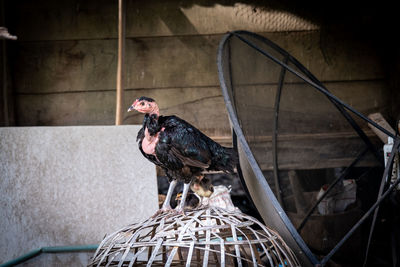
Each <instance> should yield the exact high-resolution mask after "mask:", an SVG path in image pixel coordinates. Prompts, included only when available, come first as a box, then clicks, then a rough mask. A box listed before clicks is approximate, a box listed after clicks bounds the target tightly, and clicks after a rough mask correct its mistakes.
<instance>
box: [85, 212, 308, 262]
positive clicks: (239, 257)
mask: <svg viewBox="0 0 400 267" xmlns="http://www.w3.org/2000/svg"><path fill="white" fill-rule="evenodd" d="M145 265H146V266H300V264H299V262H298V260H297V259H296V256H295V255H294V253H293V252H292V251H291V250H290V248H289V247H288V246H287V245H286V244H285V242H284V241H283V240H282V238H281V237H280V236H279V235H278V234H277V233H276V232H274V231H273V230H271V229H268V228H267V227H266V226H264V225H263V224H261V223H260V222H259V221H257V220H256V219H255V218H253V217H251V216H248V215H245V214H243V213H241V212H239V211H233V212H228V211H227V210H225V209H221V208H217V207H208V208H206V209H198V210H192V211H189V212H187V214H186V216H183V215H173V216H171V215H170V214H168V213H164V214H161V215H159V216H158V217H156V218H149V219H147V220H145V221H144V222H141V223H137V224H132V225H129V226H127V227H125V228H123V229H120V230H118V231H116V232H115V233H113V234H110V235H108V236H107V237H106V238H105V239H104V240H103V241H102V243H101V244H100V246H99V248H98V249H97V251H96V253H95V255H94V256H93V258H92V260H91V262H90V263H89V266H145Z"/></svg>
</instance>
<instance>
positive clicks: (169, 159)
mask: <svg viewBox="0 0 400 267" xmlns="http://www.w3.org/2000/svg"><path fill="white" fill-rule="evenodd" d="M133 109H135V110H137V111H139V112H142V113H145V117H144V120H143V127H142V129H141V130H140V131H139V133H138V136H137V139H138V141H139V149H140V151H141V152H142V154H143V155H144V156H145V157H146V158H147V159H148V160H150V161H151V162H153V163H154V164H156V165H158V166H160V167H162V168H163V169H164V170H165V173H166V175H167V177H168V179H169V181H170V187H169V189H168V194H167V197H166V200H165V202H164V204H163V207H162V209H161V211H167V210H171V206H170V204H169V203H170V200H171V195H172V191H173V189H174V187H175V185H176V180H182V181H183V182H184V189H183V195H182V202H181V205H180V206H179V207H178V208H177V210H178V211H179V212H183V204H182V203H185V198H186V195H187V192H188V190H189V185H190V182H191V181H192V180H193V179H202V178H203V174H202V172H203V171H206V170H207V171H209V170H212V171H224V172H229V173H233V172H234V167H235V165H236V163H237V156H236V153H235V152H234V150H233V149H231V148H226V147H223V146H221V145H220V144H218V143H216V142H214V141H213V140H212V139H210V138H209V137H207V136H206V135H205V134H203V133H202V132H200V131H199V130H198V129H196V128H195V127H194V126H192V125H191V124H189V123H188V122H186V121H184V120H183V119H180V118H178V117H176V116H160V114H159V109H158V106H157V104H156V102H155V101H154V100H153V99H151V98H148V97H141V98H139V99H136V100H135V101H134V102H133V104H132V106H131V107H130V108H129V109H128V111H131V110H133Z"/></svg>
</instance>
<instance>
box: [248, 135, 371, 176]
mask: <svg viewBox="0 0 400 267" xmlns="http://www.w3.org/2000/svg"><path fill="white" fill-rule="evenodd" d="M326 136H327V138H326V139H323V138H321V139H314V138H312V136H310V138H309V139H303V140H301V141H299V140H296V139H293V140H285V141H279V142H278V167H279V169H280V170H296V169H321V168H338V167H346V166H348V165H349V164H350V163H351V162H352V161H353V160H354V159H355V158H356V157H357V155H358V154H359V153H360V152H361V151H362V150H363V149H364V148H365V144H364V143H363V142H362V140H361V139H360V138H359V137H358V136H357V135H356V134H355V133H354V135H353V136H352V137H348V138H343V137H340V138H331V137H329V135H328V134H327V135H326ZM370 137H371V136H370ZM372 140H373V142H374V143H375V144H377V145H378V144H379V140H378V138H376V137H375V136H372ZM250 147H251V149H252V152H253V154H254V156H255V158H256V159H257V162H259V165H260V168H261V169H262V170H264V171H272V170H273V165H272V152H271V151H272V149H271V147H272V143H271V142H264V143H257V144H250ZM357 166H377V161H376V159H375V158H374V157H373V156H372V154H371V153H369V154H368V156H366V157H365V158H364V159H363V160H362V161H360V163H359V164H358V165H357Z"/></svg>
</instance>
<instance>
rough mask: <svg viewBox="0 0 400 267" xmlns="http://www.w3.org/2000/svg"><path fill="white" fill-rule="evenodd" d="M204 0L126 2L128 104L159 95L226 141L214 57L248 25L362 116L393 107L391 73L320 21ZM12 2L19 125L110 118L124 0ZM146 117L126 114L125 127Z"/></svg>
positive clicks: (165, 107) (167, 108) (169, 110)
mask: <svg viewBox="0 0 400 267" xmlns="http://www.w3.org/2000/svg"><path fill="white" fill-rule="evenodd" d="M198 2H199V3H198V4H196V2H195V1H189V2H188V3H190V4H185V1H162V0H155V1H127V26H126V32H127V40H126V59H125V60H126V70H127V79H126V86H125V87H126V92H125V100H124V105H125V106H126V107H127V108H128V106H129V105H130V103H131V102H132V101H133V100H134V99H135V98H137V97H140V96H142V95H146V96H149V97H153V98H155V99H156V100H157V101H158V102H159V105H160V108H161V112H162V113H164V114H177V115H178V116H181V117H183V118H184V119H186V120H188V121H189V122H191V123H193V124H194V125H196V126H197V127H198V128H200V129H201V130H203V131H205V132H206V133H207V134H208V135H210V136H211V137H213V138H215V139H218V140H221V141H222V140H225V141H229V140H230V129H229V122H228V118H227V113H226V111H225V105H224V102H223V98H222V94H221V90H220V87H219V81H218V76H217V75H218V74H217V65H216V53H217V46H218V43H219V41H220V39H221V37H222V36H223V34H224V33H225V32H227V31H229V30H237V29H245V30H250V31H255V32H258V33H260V34H262V35H264V36H266V37H268V38H270V39H271V40H273V41H275V42H276V43H277V44H278V45H280V46H282V47H283V48H284V49H286V50H288V51H289V52H290V53H292V54H293V55H294V56H295V57H296V58H297V59H298V60H299V61H300V62H301V63H303V64H304V65H305V66H306V67H307V68H309V69H310V70H311V72H312V73H314V74H315V76H316V77H317V78H319V79H320V80H322V81H323V82H324V83H325V85H326V86H327V87H328V88H332V91H334V93H335V94H337V96H339V97H340V98H342V99H343V100H344V101H346V102H347V103H349V104H351V105H353V106H354V107H355V108H358V109H360V111H361V112H366V113H369V112H373V111H381V112H384V113H388V112H389V110H390V97H389V95H388V93H387V92H388V88H387V85H386V80H385V79H386V78H385V73H384V71H383V67H382V61H381V58H380V56H379V55H378V54H377V52H376V51H375V50H374V49H373V47H371V46H369V45H366V44H365V43H363V42H362V41H357V40H355V39H351V38H349V39H340V38H334V37H333V36H329V35H324V34H323V32H322V31H321V30H319V26H318V25H317V24H315V23H311V22H308V21H307V20H305V19H302V18H299V17H296V16H294V15H292V14H289V13H284V14H283V15H282V14H281V18H282V16H283V18H284V21H282V20H280V22H281V23H276V22H277V21H279V20H278V17H277V16H278V15H279V14H278V13H277V12H275V11H274V12H269V13H268V12H266V11H265V10H263V9H255V8H254V7H252V6H250V5H244V4H234V3H232V4H227V5H219V4H216V5H214V4H209V3H207V1H198ZM224 3H225V2H224ZM7 8H8V10H7V14H12V17H11V16H10V17H9V18H8V20H9V21H11V22H12V24H13V27H14V29H15V31H14V32H13V33H14V34H16V35H17V36H18V37H19V39H18V41H17V42H16V43H13V51H14V53H13V55H12V60H11V62H12V63H11V70H12V77H13V79H12V81H13V90H14V97H15V103H16V121H17V125H20V126H28V125H29V126H32V125H110V124H113V123H114V117H115V88H116V69H117V39H116V37H117V8H118V7H117V1H109V0H101V1H95V0H90V1H78V0H62V1H49V0H40V1H27V0H26V1H25V0H24V1H17V2H16V3H13V4H10V5H9V6H7ZM277 14H278V15H277ZM269 22H274V23H269ZM141 119H142V115H141V114H131V113H129V114H128V113H126V114H125V117H124V123H125V124H134V123H140V122H141Z"/></svg>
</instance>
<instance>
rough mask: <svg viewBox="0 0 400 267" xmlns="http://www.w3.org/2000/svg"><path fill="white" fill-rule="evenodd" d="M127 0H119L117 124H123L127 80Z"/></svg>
mask: <svg viewBox="0 0 400 267" xmlns="http://www.w3.org/2000/svg"><path fill="white" fill-rule="evenodd" d="M125 11H126V8H125V1H124V0H119V1H118V67H117V104H116V111H115V125H121V124H122V120H123V114H124V111H123V98H124V81H125V68H124V67H125V66H124V57H125V17H126V14H125Z"/></svg>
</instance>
